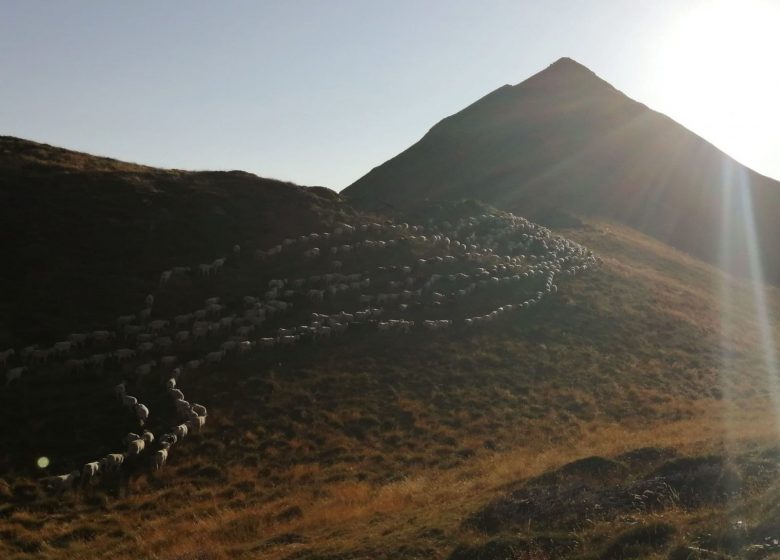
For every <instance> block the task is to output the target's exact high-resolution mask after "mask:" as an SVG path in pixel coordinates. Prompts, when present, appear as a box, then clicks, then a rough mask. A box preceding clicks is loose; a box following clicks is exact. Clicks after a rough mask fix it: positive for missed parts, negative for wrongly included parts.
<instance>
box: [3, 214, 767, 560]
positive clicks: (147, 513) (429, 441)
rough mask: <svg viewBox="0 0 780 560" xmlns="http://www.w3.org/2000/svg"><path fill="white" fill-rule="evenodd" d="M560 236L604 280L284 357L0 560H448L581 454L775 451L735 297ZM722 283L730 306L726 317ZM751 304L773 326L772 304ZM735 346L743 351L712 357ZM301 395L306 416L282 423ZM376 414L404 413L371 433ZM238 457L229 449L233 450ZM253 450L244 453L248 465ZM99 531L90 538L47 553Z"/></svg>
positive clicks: (37, 523)
mask: <svg viewBox="0 0 780 560" xmlns="http://www.w3.org/2000/svg"><path fill="white" fill-rule="evenodd" d="M607 227H608V228H609V230H610V231H609V234H608V235H607V234H606V233H605V232H606V229H605V228H607ZM571 235H572V236H576V237H578V238H579V240H580V241H581V242H583V243H584V244H586V245H589V246H593V247H594V248H595V249H596V250H597V251H598V252H599V253H600V254H601V255H602V256H603V257H604V259H605V264H604V269H603V270H602V271H601V272H599V273H598V275H594V276H591V277H588V278H586V279H584V280H582V281H581V282H579V283H577V284H573V285H572V286H571V287H569V288H564V289H563V290H562V291H561V293H560V297H559V298H558V299H557V300H556V301H554V302H551V303H550V306H549V307H548V308H545V311H544V313H545V314H540V315H538V316H537V318H536V319H534V321H535V322H533V323H531V324H520V325H517V326H510V327H506V328H507V329H508V331H509V332H508V334H506V333H502V332H500V331H494V332H485V333H480V334H476V335H474V336H473V337H472V338H469V339H466V340H458V341H456V342H452V341H450V340H448V339H435V340H431V341H430V342H429V343H427V344H426V345H424V346H422V347H421V349H419V348H416V347H413V345H409V346H408V347H403V348H402V347H401V345H400V344H398V345H396V344H395V343H394V342H392V341H387V342H386V343H385V344H383V345H382V347H376V348H374V349H373V350H372V353H370V354H368V353H366V346H365V344H364V342H363V341H358V342H357V343H355V344H354V345H349V346H348V345H344V346H340V347H338V348H337V349H334V350H332V351H328V352H325V351H323V352H320V353H318V354H313V355H306V356H301V357H300V359H299V361H297V362H296V361H295V357H290V358H289V360H288V362H287V369H286V370H284V371H282V372H279V371H277V369H276V365H275V364H271V365H270V366H268V365H264V366H263V367H268V368H270V371H269V372H268V373H264V374H263V375H264V377H262V380H263V381H264V382H267V385H264V386H263V387H266V389H265V390H268V389H267V387H272V390H271V391H270V394H269V396H268V398H267V400H266V401H264V402H265V404H263V405H252V406H251V407H244V406H242V402H241V400H240V399H239V398H237V396H236V395H237V394H238V392H239V391H241V393H240V394H242V395H243V394H244V389H240V386H238V385H237V388H236V392H235V393H231V392H227V391H225V396H224V397H223V398H222V399H220V398H219V397H218V396H217V395H215V396H214V407H213V410H215V411H218V414H216V413H215V414H214V416H215V421H214V422H212V423H211V424H210V425H209V427H208V429H207V431H206V433H205V434H204V436H202V437H200V439H197V440H194V441H193V443H191V444H190V443H188V445H187V446H184V447H182V449H183V451H182V455H181V459H180V461H181V462H180V463H178V464H177V463H176V460H174V462H173V463H172V465H170V466H169V468H168V470H166V471H165V472H164V473H163V474H162V475H161V476H159V477H156V478H155V479H152V478H146V477H141V478H139V479H137V480H135V481H134V482H133V484H132V487H131V490H132V493H131V495H130V496H129V497H127V498H125V499H122V500H109V501H108V502H107V503H106V505H105V506H104V507H96V506H95V505H94V504H92V503H90V502H89V501H88V500H86V499H85V498H77V499H74V500H73V502H72V503H71V502H68V503H67V504H66V505H65V506H63V507H62V508H61V510H62V511H61V512H60V513H56V512H53V513H48V514H47V513H42V512H41V511H40V510H31V511H24V510H19V511H13V512H12V513H11V514H10V515H9V516H8V517H7V518H5V519H0V531H2V532H3V533H2V534H6V535H8V536H9V539H7V540H8V541H9V542H10V540H11V539H16V541H18V542H17V545H7V546H6V548H5V550H4V549H3V548H0V553H3V552H5V553H7V555H8V557H9V558H13V557H14V555H18V557H19V558H25V559H27V558H30V557H33V556H34V557H39V558H49V559H52V560H54V559H57V560H59V559H66V558H67V559H70V558H96V557H102V556H105V555H108V554H110V555H111V557H112V558H114V559H116V560H124V559H130V558H133V559H135V558H154V559H169V558H170V559H181V560H184V559H190V558H193V559H194V558H203V559H215V560H222V559H223V558H224V559H227V558H231V559H233V558H260V557H261V558H268V559H276V558H278V559H282V558H287V557H290V556H291V555H292V554H294V553H300V554H301V555H302V556H301V557H302V558H306V557H307V556H306V555H307V554H308V555H309V557H311V558H316V557H317V555H319V557H327V555H329V554H330V555H332V558H334V559H335V558H337V557H339V556H338V555H342V556H343V555H351V556H350V557H354V558H368V557H371V558H404V557H414V556H417V557H430V558H445V557H447V555H448V554H449V553H450V552H451V551H452V550H453V548H454V547H455V546H456V545H457V544H458V543H480V542H483V541H484V540H485V538H486V537H485V536H484V535H481V534H479V533H476V532H474V531H472V530H467V529H464V528H463V526H462V522H463V520H464V519H465V518H466V517H468V516H469V515H471V514H472V513H473V512H475V511H476V510H478V509H479V508H481V507H483V506H484V505H485V504H487V503H488V502H490V501H491V500H493V499H494V498H497V497H499V496H501V495H502V494H504V493H505V492H506V491H507V490H509V489H511V488H513V487H515V486H516V485H517V484H518V483H520V482H521V481H523V480H526V479H528V478H531V477H534V476H537V475H539V474H542V473H545V472H547V471H550V470H551V469H555V468H557V467H560V466H561V465H564V464H566V463H569V462H571V461H573V460H576V459H578V458H582V457H586V456H591V455H599V456H605V457H610V456H615V455H618V454H620V453H623V452H625V451H629V450H632V449H636V448H641V447H646V446H653V447H670V448H674V449H676V450H678V451H679V452H680V453H683V454H692V455H700V454H705V453H726V454H734V453H737V452H739V451H740V450H742V449H747V448H749V447H751V446H756V445H772V444H774V443H775V442H776V441H777V438H778V413H777V410H776V408H775V405H774V402H773V400H772V396H773V393H772V392H771V389H772V387H771V384H770V383H768V382H767V372H766V367H765V364H764V363H763V361H762V354H761V345H760V343H759V341H760V337H759V332H758V327H757V325H756V322H755V315H754V314H753V313H751V312H750V308H749V306H746V305H745V302H748V303H749V301H750V287H749V286H746V285H745V284H744V283H742V282H739V281H735V280H731V279H727V278H724V277H723V276H722V275H720V274H719V273H717V272H716V271H714V270H713V269H712V268H711V267H708V266H706V265H703V264H701V263H699V262H698V261H695V260H694V259H691V258H690V257H688V256H686V255H683V254H681V253H678V252H676V251H672V250H669V249H668V248H666V247H664V246H663V245H661V244H659V243H658V242H655V241H653V240H650V239H648V238H646V237H643V236H640V235H638V234H635V233H634V232H631V231H630V230H626V229H625V228H618V227H616V226H612V225H608V226H604V225H602V224H592V229H589V230H584V231H575V232H571ZM724 287H725V289H728V290H729V291H730V293H733V295H734V297H733V298H732V299H731V300H730V301H729V302H726V303H727V305H726V306H724V305H722V303H723V302H722V301H721V294H722V290H723V289H724ZM767 292H768V301H770V303H771V305H772V309H771V313H772V314H773V315H774V314H775V313H776V312H777V310H778V302H779V301H780V298H778V294H777V292H776V290H775V289H774V288H768V289H767ZM725 321H728V323H729V325H731V328H729V329H728V330H726V329H724V322H725ZM502 328H504V327H502ZM542 344H543V345H544V347H545V349H544V350H543V351H541V350H540V347H541V345H542ZM724 348H725V349H726V351H724ZM734 348H735V349H738V350H739V354H735V355H731V354H729V353H728V350H729V349H734ZM402 349H403V351H405V352H406V353H407V354H408V355H402ZM311 363H317V364H318V365H317V368H316V369H315V368H314V367H313V366H312V365H311ZM252 367H256V366H252ZM298 372H305V375H304V374H303V373H301V374H300V375H298ZM225 375H226V378H225V381H226V382H228V383H239V382H242V381H244V380H246V379H247V373H246V372H245V371H241V372H237V373H236V374H232V373H230V372H226V374H225ZM379 379H381V380H382V382H381V383H379V381H378V380H379ZM202 383H203V387H204V390H206V389H210V388H211V386H210V385H208V383H212V382H211V381H209V380H204V381H202ZM715 389H717V390H718V391H719V392H714V390H715ZM390 395H392V396H390ZM315 397H316V398H315ZM300 402H306V403H308V404H307V407H308V412H309V416H308V417H307V418H308V419H302V418H295V419H294V418H292V417H291V416H289V415H288V411H289V410H291V409H292V408H294V407H296V406H299V404H298V403H300ZM269 407H270V408H269ZM266 408H269V409H270V412H269V413H268V414H267V415H264V410H265V409H266ZM386 415H394V416H397V417H398V418H401V420H399V421H398V422H397V423H394V424H391V425H384V424H382V421H383V420H385V418H386ZM220 418H221V419H220ZM404 418H406V420H404ZM361 422H362V424H360V425H361V426H368V427H367V428H365V429H364V430H363V433H362V436H361V437H353V436H350V435H349V433H348V432H347V431H346V430H347V427H348V425H350V423H361ZM290 426H292V428H290ZM290 433H291V434H292V435H290ZM217 438H219V439H217ZM486 440H491V442H492V443H494V444H495V445H494V446H492V447H490V448H488V447H487V446H486V445H485V444H486V443H487V441H486ZM217 443H218V444H219V445H217ZM203 444H209V445H210V447H209V448H208V449H209V451H206V450H201V448H200V447H198V446H199V445H203ZM277 444H278V445H277ZM282 444H283V445H282ZM235 445H240V449H241V451H237V452H235V453H233V452H231V448H232V447H231V446H235ZM204 449H205V448H204ZM250 451H251V453H254V454H255V455H256V457H257V458H256V459H253V461H250V462H247V461H246V459H247V456H248V455H249V454H250ZM323 451H333V453H332V455H329V456H328V457H327V458H324V457H323V456H321V455H320V453H321V452H323ZM460 452H464V454H463V455H462V456H460V455H458V454H459V453H460ZM453 458H457V460H452V459H453ZM412 459H414V460H413V461H412ZM193 461H194V462H201V463H203V464H204V465H209V464H213V463H219V464H220V466H221V467H222V470H223V471H224V479H220V480H207V479H202V478H198V477H197V476H182V475H180V474H178V473H177V468H178V467H180V466H184V465H186V464H187V463H188V462H193ZM723 514H724V512H723V511H722V510H719V509H717V508H713V509H710V510H708V509H702V510H697V511H694V512H692V511H683V510H667V511H664V512H663V516H662V518H663V520H664V521H665V522H668V523H672V524H674V525H675V526H677V527H680V528H681V531H680V532H681V534H682V533H684V532H685V530H686V529H685V528H686V527H698V526H705V525H707V524H708V523H714V522H715V520H717V519H718V516H722V515H723ZM96 519H97V520H99V521H95V520H96ZM640 521H641V522H650V521H653V517H652V516H647V518H644V517H643V518H641V519H640ZM96 523H97V524H98V525H97V529H96V532H95V534H94V535H93V536H92V537H91V538H90V539H89V540H88V541H85V542H79V541H73V542H70V543H68V544H67V546H62V545H56V543H57V542H58V539H61V538H62V536H63V535H66V534H68V533H69V532H71V531H74V530H77V529H79V528H81V527H84V526H89V525H90V524H96ZM624 528H625V527H623V526H622V525H620V524H619V523H615V522H610V523H600V524H596V525H595V526H594V527H593V528H592V529H591V530H589V531H587V534H583V535H582V540H583V541H584V542H589V543H593V546H594V547H597V546H602V545H603V542H602V540H603V539H608V538H610V536H611V535H615V534H617V532H619V531H621V530H622V529H624ZM172 535H175V538H172ZM33 537H36V538H38V539H39V540H40V541H41V542H42V543H43V544H42V545H41V547H40V548H39V549H37V550H35V551H32V550H30V551H28V552H24V549H23V548H20V546H18V544H19V542H21V541H25V542H26V541H27V540H29V539H31V538H33ZM599 539H602V540H599ZM681 539H682V536H680V537H679V540H680V542H682V540H681ZM542 554H543V553H542V552H541V551H537V552H534V553H533V555H530V556H528V557H529V558H530V557H534V555H535V556H536V557H538V558H542V557H544V556H543V555H542Z"/></svg>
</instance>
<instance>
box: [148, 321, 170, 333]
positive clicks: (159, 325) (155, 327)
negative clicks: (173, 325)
mask: <svg viewBox="0 0 780 560" xmlns="http://www.w3.org/2000/svg"><path fill="white" fill-rule="evenodd" d="M168 325H170V321H168V320H166V319H155V320H154V321H151V322H150V323H149V330H150V331H151V332H158V331H161V330H162V329H164V328H165V327H167V326H168Z"/></svg>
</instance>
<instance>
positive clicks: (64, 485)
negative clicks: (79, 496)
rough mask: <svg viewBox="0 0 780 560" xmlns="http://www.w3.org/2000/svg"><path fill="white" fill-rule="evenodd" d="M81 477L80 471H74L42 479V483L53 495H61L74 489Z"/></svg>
mask: <svg viewBox="0 0 780 560" xmlns="http://www.w3.org/2000/svg"><path fill="white" fill-rule="evenodd" d="M79 475H80V473H79V471H73V472H71V473H69V474H61V475H59V476H49V477H46V478H43V479H41V481H40V482H41V484H42V485H43V487H44V488H45V489H46V490H47V491H49V492H51V493H53V494H61V493H62V492H64V491H65V490H67V489H68V488H73V487H74V485H75V483H76V480H78V478H79Z"/></svg>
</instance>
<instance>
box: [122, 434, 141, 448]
mask: <svg viewBox="0 0 780 560" xmlns="http://www.w3.org/2000/svg"><path fill="white" fill-rule="evenodd" d="M138 439H141V436H139V435H138V434H134V433H133V432H130V433H128V434H127V435H126V436H125V437H123V438H122V443H123V444H124V445H128V444H130V443H131V442H134V441H135V440H138Z"/></svg>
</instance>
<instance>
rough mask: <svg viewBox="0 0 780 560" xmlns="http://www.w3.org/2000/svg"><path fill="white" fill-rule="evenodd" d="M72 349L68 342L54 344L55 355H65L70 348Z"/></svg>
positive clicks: (71, 343)
mask: <svg viewBox="0 0 780 560" xmlns="http://www.w3.org/2000/svg"><path fill="white" fill-rule="evenodd" d="M72 347H73V342H71V341H70V340H62V341H60V342H55V343H54V346H53V348H54V352H55V353H57V354H65V353H67V352H70V350H71V348H72Z"/></svg>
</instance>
